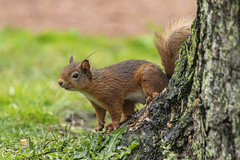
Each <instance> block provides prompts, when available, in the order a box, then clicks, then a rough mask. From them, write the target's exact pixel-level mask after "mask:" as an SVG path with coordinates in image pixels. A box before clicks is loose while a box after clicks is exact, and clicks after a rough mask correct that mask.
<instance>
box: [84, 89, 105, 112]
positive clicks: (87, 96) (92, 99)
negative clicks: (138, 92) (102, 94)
mask: <svg viewBox="0 0 240 160" xmlns="http://www.w3.org/2000/svg"><path fill="white" fill-rule="evenodd" d="M80 93H82V94H83V95H84V96H85V97H86V98H87V99H88V100H90V101H92V102H94V103H95V104H96V105H97V106H99V107H102V108H104V107H103V106H102V105H101V104H100V103H99V102H98V101H97V100H96V99H95V98H94V97H93V96H92V95H90V94H88V93H87V92H84V91H81V92H80Z"/></svg>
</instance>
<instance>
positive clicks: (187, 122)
mask: <svg viewBox="0 0 240 160" xmlns="http://www.w3.org/2000/svg"><path fill="white" fill-rule="evenodd" d="M122 125H124V126H128V132H127V133H126V134H125V135H124V137H123V139H122V143H124V144H127V143H128V142H129V141H132V140H134V139H138V138H141V139H142V142H141V144H140V145H139V146H138V147H137V148H136V149H134V150H133V152H132V154H131V155H130V156H129V157H128V158H127V159H176V158H178V159H179V158H189V159H240V1H239V0H231V1H226V0H222V1H221V0H199V1H198V11H197V16H196V18H195V21H194V23H193V26H192V34H191V36H190V37H189V39H188V40H187V41H186V42H185V43H184V44H183V45H182V48H181V52H180V55H179V60H178V61H177V63H176V68H175V71H174V75H173V77H172V79H171V80H170V83H169V85H168V87H167V90H166V91H165V92H163V93H162V94H160V95H159V96H157V97H156V98H155V99H154V101H153V102H152V103H151V104H150V105H148V106H146V107H145V108H143V109H142V110H141V111H139V112H137V113H135V114H134V115H132V117H131V118H130V119H129V120H128V121H127V122H125V123H124V124H122Z"/></svg>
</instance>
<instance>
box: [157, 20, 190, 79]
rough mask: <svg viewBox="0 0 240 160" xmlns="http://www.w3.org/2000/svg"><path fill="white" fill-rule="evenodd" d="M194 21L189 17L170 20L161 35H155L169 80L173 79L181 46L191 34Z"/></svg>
mask: <svg viewBox="0 0 240 160" xmlns="http://www.w3.org/2000/svg"><path fill="white" fill-rule="evenodd" d="M192 21H193V20H192V18H189V17H188V18H187V17H186V18H179V19H177V20H175V21H173V20H170V21H169V23H168V24H167V25H166V26H165V27H164V28H163V30H162V33H161V34H160V33H158V32H156V33H155V35H156V37H157V40H156V41H155V46H156V48H157V50H158V53H159V54H160V57H161V61H162V64H163V66H164V68H165V72H166V74H167V76H168V78H171V77H172V74H173V71H174V68H175V62H176V60H177V59H178V54H179V53H178V52H179V50H180V47H181V44H182V43H183V42H184V41H185V40H186V39H187V38H188V37H189V35H190V33H191V24H192Z"/></svg>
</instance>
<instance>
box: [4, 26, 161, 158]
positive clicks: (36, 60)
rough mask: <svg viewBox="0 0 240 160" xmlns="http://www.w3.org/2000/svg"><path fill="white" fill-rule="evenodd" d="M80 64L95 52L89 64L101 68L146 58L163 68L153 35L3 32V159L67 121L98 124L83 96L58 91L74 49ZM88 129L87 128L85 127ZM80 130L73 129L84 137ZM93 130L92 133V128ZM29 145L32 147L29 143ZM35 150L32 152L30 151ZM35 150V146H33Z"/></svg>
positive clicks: (57, 129)
mask: <svg viewBox="0 0 240 160" xmlns="http://www.w3.org/2000/svg"><path fill="white" fill-rule="evenodd" d="M72 48H73V55H74V59H75V60H79V61H81V60H82V59H84V58H85V57H87V56H88V55H89V54H91V53H92V52H94V51H96V53H95V54H94V55H93V56H91V57H90V63H91V65H92V67H94V68H101V67H104V66H108V65H111V64H114V63H117V62H120V61H123V60H127V59H145V60H148V61H151V62H153V63H155V64H160V58H159V56H158V53H157V51H156V49H155V47H154V43H153V38H152V36H151V35H145V36H138V37H119V38H106V37H103V36H86V35H83V34H80V33H79V32H77V31H75V30H71V31H68V32H56V31H49V32H43V33H33V32H30V31H26V30H19V29H13V28H5V29H1V30H0V82H1V85H0V90H1V92H0V126H1V127H0V136H1V137H0V157H1V156H2V159H5V158H6V159H15V158H16V157H17V155H21V154H22V153H25V152H28V151H30V150H31V145H30V144H31V142H33V144H34V145H35V144H36V146H37V144H39V143H40V142H42V141H44V140H46V135H48V136H50V138H54V134H49V133H50V132H57V133H56V134H59V133H60V134H59V135H61V131H63V130H62V129H61V128H64V126H65V125H66V122H65V121H64V117H66V116H67V115H71V114H72V113H78V114H79V115H80V116H82V117H83V119H84V122H85V124H84V125H83V126H87V127H85V128H90V129H92V128H93V127H96V126H97V123H96V119H95V118H93V120H92V118H89V116H88V115H94V110H93V108H92V107H91V105H90V103H89V102H88V101H87V100H86V99H85V98H84V96H83V95H81V94H78V93H76V92H67V91H65V90H62V89H59V88H58V87H57V80H58V77H59V74H60V72H61V70H62V69H63V67H64V66H66V65H68V63H69V57H70V54H71V49H72ZM82 128H84V127H82ZM82 128H80V127H75V128H73V127H72V130H74V131H75V132H76V133H82V132H83V129H82ZM88 130H89V129H88ZM25 141H27V143H24V142H25ZM29 147H30V148H29ZM32 148H33V147H32Z"/></svg>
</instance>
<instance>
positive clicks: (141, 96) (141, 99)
mask: <svg viewBox="0 0 240 160" xmlns="http://www.w3.org/2000/svg"><path fill="white" fill-rule="evenodd" d="M146 98H147V94H145V93H144V92H142V91H141V90H138V91H137V92H133V93H130V94H128V95H127V96H126V97H125V98H124V99H125V100H131V101H133V102H137V103H142V104H145V103H146Z"/></svg>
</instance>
